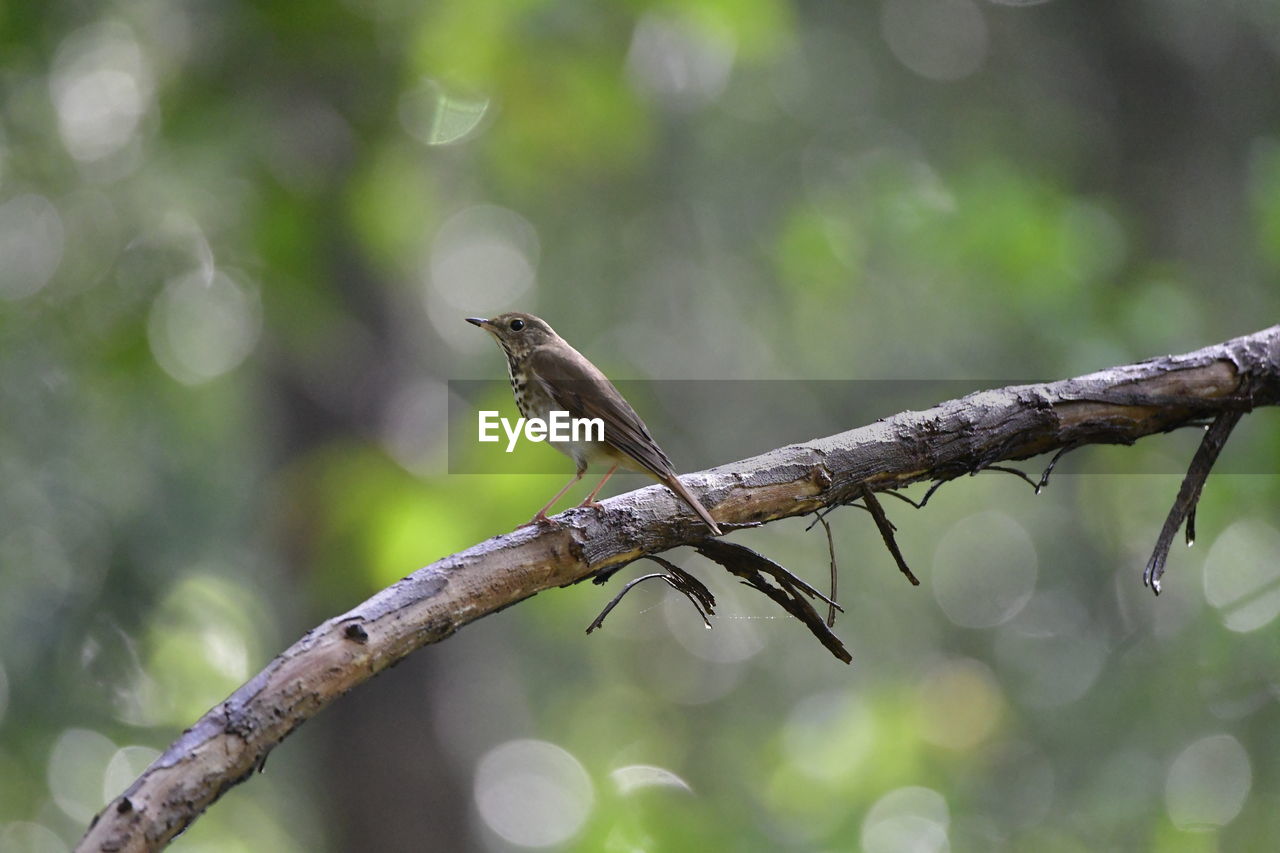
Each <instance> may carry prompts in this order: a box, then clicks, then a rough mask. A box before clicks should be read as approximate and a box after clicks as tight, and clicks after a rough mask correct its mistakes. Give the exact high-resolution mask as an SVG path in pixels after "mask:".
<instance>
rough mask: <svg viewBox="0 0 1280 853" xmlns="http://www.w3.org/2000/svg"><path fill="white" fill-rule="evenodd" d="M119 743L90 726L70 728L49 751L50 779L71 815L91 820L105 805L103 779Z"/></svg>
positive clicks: (61, 804)
mask: <svg viewBox="0 0 1280 853" xmlns="http://www.w3.org/2000/svg"><path fill="white" fill-rule="evenodd" d="M115 754H116V745H115V744H114V743H112V742H111V741H110V740H108V739H107V738H106V737H105V736H104V735H101V734H98V733H97V732H94V731H89V730H88V729H67V730H66V731H65V732H63V733H62V734H61V735H60V736H59V737H58V740H57V741H56V742H55V743H54V745H53V749H52V750H50V752H49V764H48V767H47V769H46V774H45V775H46V780H47V782H48V784H49V793H51V794H52V795H53V801H54V802H55V803H57V804H58V808H60V809H62V811H64V812H65V813H66V815H67V817H69V818H71V819H72V820H75V821H78V822H80V823H87V822H88V821H89V820H90V819H91V818H92V817H93V816H94V815H95V814H97V811H98V809H99V808H101V807H102V780H103V778H104V774H105V773H106V770H107V765H108V764H109V763H110V762H111V758H112V756H114V755H115Z"/></svg>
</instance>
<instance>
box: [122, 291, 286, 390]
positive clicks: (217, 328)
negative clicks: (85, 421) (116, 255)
mask: <svg viewBox="0 0 1280 853" xmlns="http://www.w3.org/2000/svg"><path fill="white" fill-rule="evenodd" d="M261 330H262V311H261V306H260V304H259V302H258V296H257V294H256V293H255V292H252V291H250V290H249V289H247V288H245V287H242V286H241V285H240V284H238V283H236V282H235V281H234V280H232V279H231V278H230V277H229V276H228V275H227V274H226V273H225V272H223V271H218V272H215V273H214V274H213V277H212V278H206V276H205V274H204V273H203V272H200V271H195V272H191V273H188V274H186V275H183V276H180V277H178V278H175V279H173V280H171V281H170V282H169V283H168V284H167V285H166V286H165V288H164V290H163V291H162V292H161V293H160V295H159V296H158V297H157V298H156V301H155V303H154V304H153V305H152V308H151V317H150V321H149V323H148V325H147V336H148V338H149V339H150V342H151V352H152V354H153V355H154V356H155V359H156V362H157V363H158V364H159V365H160V366H161V367H162V368H164V370H165V372H166V373H168V374H169V375H170V376H172V377H173V378H174V379H177V380H178V381H179V382H182V383H183V384H185V385H198V384H200V383H202V382H207V381H209V380H210V379H214V378H216V377H218V376H221V375H222V374H224V373H226V372H228V371H230V370H232V369H233V368H235V367H236V366H237V365H239V364H240V362H242V361H244V359H245V358H247V357H248V355H249V353H250V352H252V351H253V348H254V346H256V345H257V342H258V335H259V333H260V332H261Z"/></svg>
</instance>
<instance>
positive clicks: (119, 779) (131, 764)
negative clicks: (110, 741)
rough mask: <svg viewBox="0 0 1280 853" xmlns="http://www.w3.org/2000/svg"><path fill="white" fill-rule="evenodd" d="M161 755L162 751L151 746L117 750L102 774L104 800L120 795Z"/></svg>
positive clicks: (107, 800)
mask: <svg viewBox="0 0 1280 853" xmlns="http://www.w3.org/2000/svg"><path fill="white" fill-rule="evenodd" d="M159 757H160V752H159V751H158V750H155V749H152V748H151V747H149V746H126V747H122V748H120V749H118V750H116V754H115V755H113V756H111V760H110V761H108V762H107V769H106V771H105V772H104V773H103V775H102V802H104V803H106V802H110V801H111V800H112V799H114V798H115V797H116V796H118V795H119V794H120V792H121V791H123V790H124V789H125V788H128V787H129V786H130V785H131V784H133V780H134V779H137V778H138V777H139V776H141V775H142V771H144V770H146V769H147V768H148V767H149V766H151V763H152V762H153V761H155V760H156V759H157V758H159Z"/></svg>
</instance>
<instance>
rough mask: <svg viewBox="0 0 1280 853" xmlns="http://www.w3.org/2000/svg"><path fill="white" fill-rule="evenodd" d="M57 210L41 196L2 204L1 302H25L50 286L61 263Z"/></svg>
mask: <svg viewBox="0 0 1280 853" xmlns="http://www.w3.org/2000/svg"><path fill="white" fill-rule="evenodd" d="M64 243H65V234H64V229H63V226H62V218H61V217H60V216H59V215H58V209H57V208H56V207H54V206H53V203H52V202H50V201H49V200H48V199H47V198H45V197H44V196H40V195H32V194H29V195H20V196H17V197H16V198H11V199H9V200H8V201H6V202H5V203H4V204H0V271H3V274H0V299H9V300H13V299H22V298H23V297H26V296H30V295H31V294H33V293H35V292H36V291H37V290H39V289H40V288H42V287H44V286H45V285H46V284H48V282H49V279H50V278H52V277H53V274H54V272H56V271H57V269H58V265H59V264H60V263H61V262H62V250H63V248H64Z"/></svg>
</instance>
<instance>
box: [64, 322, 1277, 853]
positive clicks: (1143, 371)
mask: <svg viewBox="0 0 1280 853" xmlns="http://www.w3.org/2000/svg"><path fill="white" fill-rule="evenodd" d="M1278 400H1280V326H1273V327H1271V328H1269V329H1265V330H1263V331H1260V332H1257V333H1255V334H1253V335H1248V336H1246V337H1242V338H1237V339H1235V340H1232V341H1227V342H1225V343H1222V344H1218V345H1216V346H1212V347H1207V348H1205V349H1202V350H1199V351H1197V352H1192V353H1188V354H1185V355H1179V356H1166V357H1163V358H1157V359H1151V360H1149V361H1144V362H1141V363H1139V364H1132V365H1127V366H1123V367H1114V368H1110V369H1108V370H1103V371H1100V372H1098V373H1093V374H1089V375H1088V376H1082V377H1079V378H1076V379H1068V380H1064V381H1061V382H1053V383H1045V384H1036V385H1020V386H1012V387H1008V388H1001V389H999V390H994V391H983V392H979V393H976V394H971V395H969V396H967V397H964V398H962V399H959V400H952V401H949V402H946V403H942V404H940V405H938V406H935V407H933V408H931V409H928V410H926V411H922V412H903V413H902V414H899V415H896V416H894V417H891V418H887V419H885V420H882V421H879V422H877V423H874V424H871V425H869V426H865V427H861V428H859V429H854V430H850V431H848V432H844V433H840V434H838V435H833V436H829V437H827V438H821V439H816V440H814V441H809V442H806V443H803V444H793V445H789V446H787V447H780V448H777V449H776V450H771V451H769V452H768V453H765V454H762V455H760V456H756V457H754V458H751V459H744V460H742V461H740V462H735V463H732V464H729V465H723V466H721V467H719V468H715V469H712V470H710V471H704V472H701V473H698V474H692V475H689V476H687V477H685V478H684V479H685V481H686V482H687V483H688V484H689V485H690V486H691V487H692V488H693V491H695V492H696V493H697V494H698V495H699V496H700V497H701V498H702V501H703V503H704V504H705V505H706V506H707V507H708V508H709V509H711V510H712V511H713V512H714V514H715V516H716V518H717V519H718V520H720V521H721V522H723V523H725V524H726V526H728V525H730V524H738V525H743V524H753V523H765V522H769V521H773V520H776V519H781V518H787V517H791V516H797V515H803V514H806V513H811V512H814V511H815V510H818V509H822V508H824V507H831V506H835V505H838V504H843V503H849V502H851V501H853V500H856V499H858V498H859V497H860V496H861V495H862V490H863V488H864V484H865V486H866V487H868V488H869V489H875V490H878V491H879V490H885V489H892V488H898V487H901V486H905V485H908V484H910V483H914V482H920V481H925V480H946V479H952V478H955V477H957V476H960V475H962V474H966V473H973V472H975V471H979V470H982V469H983V468H986V467H988V466H990V465H992V464H994V463H997V462H1000V461H1003V460H1016V459H1026V458H1030V457H1032V456H1036V455H1039V454H1041V453H1046V452H1050V451H1053V450H1056V449H1060V448H1070V447H1078V446H1080V445H1083V444H1098V443H1109V444H1132V443H1133V442H1134V441H1135V440H1137V439H1139V438H1141V437H1143V436H1147V435H1151V434H1153V433H1160V432H1167V431H1169V430H1172V429H1176V428H1178V427H1181V426H1187V425H1190V424H1193V423H1201V422H1203V421H1204V420H1205V419H1217V418H1219V417H1220V416H1222V415H1224V413H1242V412H1247V411H1249V410H1250V409H1251V408H1253V407H1255V406H1263V405H1275V404H1276V403H1277V401H1278ZM1233 422H1234V421H1233V419H1231V418H1226V419H1223V420H1220V421H1219V423H1224V424H1225V423H1233ZM1223 438H1224V439H1225V435H1224V436H1223ZM1215 452H1216V451H1215ZM1198 458H1199V457H1198ZM1209 461H1210V462H1211V460H1209ZM1205 472H1206V473H1207V468H1205ZM1189 479H1191V478H1190V476H1189ZM1202 482H1203V477H1200V479H1199V482H1197V483H1195V484H1194V487H1195V489H1196V491H1197V493H1198V488H1199V483H1202ZM1186 488H1187V487H1186V486H1185V485H1184V490H1185V489H1186ZM1193 506H1194V499H1190V500H1184V499H1183V498H1182V496H1180V497H1179V502H1178V506H1176V507H1175V513H1176V514H1178V515H1180V516H1183V515H1185V514H1186V513H1189V512H1190V510H1191V508H1192V507H1193ZM604 507H605V509H604V510H603V511H602V512H601V513H599V514H597V512H595V511H593V510H582V509H574V510H569V511H567V512H565V513H562V514H561V515H560V516H558V518H559V520H560V522H561V523H560V524H559V525H557V526H555V527H551V528H547V527H531V528H523V529H520V530H516V531H514V532H512V533H507V534H505V535H502V536H496V537H494V538H492V539H490V540H488V541H486V542H483V543H481V544H479V545H476V546H475V547H472V548H469V549H467V550H466V551H462V552H460V553H457V554H453V555H451V556H448V557H445V558H444V559H442V560H439V561H437V562H435V563H433V564H431V565H429V566H427V567H425V568H423V569H420V570H418V571H417V572H414V573H413V574H412V575H410V576H409V577H407V578H404V579H403V580H401V581H399V582H397V583H395V584H393V585H392V586H390V587H388V588H387V589H384V590H382V591H381V592H379V593H378V594H377V595H375V596H373V597H372V598H370V599H369V600H368V601H366V602H364V603H363V604H360V605H359V606H357V607H356V608H354V609H353V610H351V611H350V612H348V613H346V614H343V615H341V616H338V617H335V618H333V619H330V620H329V621H327V622H325V623H323V624H322V625H320V626H318V627H316V628H315V629H313V630H311V631H309V632H308V633H307V634H306V635H305V636H303V637H302V638H301V639H300V640H298V642H296V643H295V644H294V645H293V646H291V647H290V648H288V649H286V650H285V651H284V652H283V653H281V654H280V656H279V657H277V658H275V660H273V661H271V663H270V664H268V666H267V667H266V669H264V670H263V671H262V672H261V673H259V674H258V675H257V676H255V677H254V678H253V679H252V680H251V681H249V682H248V683H247V684H245V685H244V686H243V687H241V688H240V689H238V690H237V691H236V692H235V693H233V694H232V695H231V696H230V697H228V698H227V700H226V701H224V702H222V703H221V704H219V705H217V706H216V707H214V708H213V709H212V710H210V711H209V712H208V713H207V714H205V715H204V717H202V718H201V719H200V720H198V721H197V722H196V723H195V724H194V725H193V726H192V727H191V728H190V729H188V730H187V731H185V732H184V733H183V734H182V736H181V737H179V738H178V740H177V741H175V742H174V743H173V744H172V745H171V746H170V747H169V748H168V750H166V751H165V753H164V754H163V755H161V756H160V758H158V759H157V760H156V761H155V763H154V764H152V765H151V766H150V767H149V768H147V770H146V771H145V772H144V773H143V774H142V776H140V777H139V778H138V779H137V780H136V781H135V782H134V783H133V784H132V785H130V786H129V788H128V790H127V791H125V792H124V793H123V794H122V795H121V796H119V797H118V798H116V799H115V800H114V801H112V802H111V803H110V804H108V806H107V807H106V808H105V809H104V810H103V811H102V812H101V813H100V814H99V815H98V816H97V818H95V820H94V822H93V824H92V825H91V826H90V828H89V830H88V832H87V834H86V835H85V837H84V838H83V839H82V840H81V842H80V845H79V847H78V849H79V850H83V851H89V850H92V851H134V850H155V849H159V848H161V847H163V846H164V845H165V844H166V843H167V842H168V841H169V840H170V839H172V838H173V837H174V836H175V835H176V834H178V833H179V832H181V831H182V830H183V829H185V828H186V827H187V826H188V825H190V823H191V822H192V821H193V820H195V818H196V817H197V816H198V815H199V814H200V813H201V812H202V811H204V809H205V808H207V807H208V806H209V805H210V804H211V803H213V802H214V801H215V800H217V799H218V797H220V796H221V795H222V794H223V793H225V792H226V791H227V789H229V788H230V787H232V786H233V785H235V784H237V783H239V782H242V781H244V780H245V779H246V778H248V777H249V775H250V774H251V773H252V772H253V771H254V769H255V768H258V767H260V766H261V765H262V762H263V761H264V760H265V759H266V756H267V754H268V753H269V752H270V751H271V750H272V749H273V748H274V747H275V746H276V745H277V744H278V743H280V741H282V740H283V739H284V738H285V737H286V736H287V735H288V734H289V733H290V732H292V731H293V730H294V729H296V728H297V727H298V726H300V725H302V724H303V723H304V722H306V721H307V720H308V719H310V718H311V717H312V716H314V715H315V714H316V713H318V712H319V711H320V710H321V709H322V708H324V707H325V706H326V705H328V704H329V703H330V702H332V701H333V700H334V699H336V698H338V697H339V696H341V695H342V694H344V693H346V692H347V691H348V690H351V689H352V688H354V687H356V686H358V685H360V684H362V683H363V682H365V681H367V680H369V679H370V678H372V677H373V676H374V675H377V674H378V673H379V672H381V671H382V670H384V669H386V668H387V667H389V666H391V665H393V664H395V663H396V662H397V661H399V660H400V659H402V658H403V657H405V656H406V655H408V654H409V653H410V652H412V651H414V650H416V649H418V648H421V647H422V646H425V645H427V644H429V643H434V642H438V641H440V640H443V639H444V638H445V637H448V636H449V635H450V634H452V633H453V632H455V631H456V630H458V628H460V627H461V626H463V625H465V624H467V623H468V622H471V621H473V620H475V619H479V618H480V617H482V616H485V615H487V614H489V613H493V612H495V611H497V610H501V609H503V608H505V607H509V606H511V605H512V604H515V603H516V602H519V601H522V600H524V599H526V598H529V597H530V596H532V595H535V594H537V593H538V592H541V591H542V590H546V589H551V588H552V587H556V586H564V585H567V584H571V583H576V582H578V581H580V580H583V579H584V578H587V577H589V576H591V575H592V574H594V573H596V572H599V571H601V570H603V569H609V568H615V569H616V568H617V567H620V566H622V565H625V564H627V563H629V562H632V561H634V560H636V559H639V558H641V557H643V556H646V555H649V554H655V553H659V552H662V551H666V550H669V549H671V548H675V547H677V546H680V545H695V544H699V543H703V542H705V541H706V540H705V532H706V528H705V525H703V523H702V522H701V521H700V520H699V519H698V518H697V517H696V516H694V515H693V514H692V513H691V512H689V511H688V509H687V507H685V506H684V504H683V503H681V502H680V501H679V499H678V498H676V497H675V496H674V495H673V494H672V493H671V492H670V491H669V490H667V489H666V488H665V487H661V486H650V487H648V488H645V489H640V490H638V491H634V492H630V493H628V494H625V495H620V496H618V497H615V498H612V499H610V500H608V501H605V502H604ZM1179 507H1180V508H1179ZM1175 513H1171V516H1170V517H1171V519H1172V518H1173V515H1174V514H1175ZM1179 520H1181V518H1179ZM1166 526H1167V525H1166ZM882 529H883V528H882ZM1174 529H1175V530H1176V524H1175V525H1174ZM1164 538H1165V537H1164V535H1163V534H1162V536H1161V541H1163V539H1164ZM1170 538H1171V537H1170ZM1166 550H1167V547H1166Z"/></svg>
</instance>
